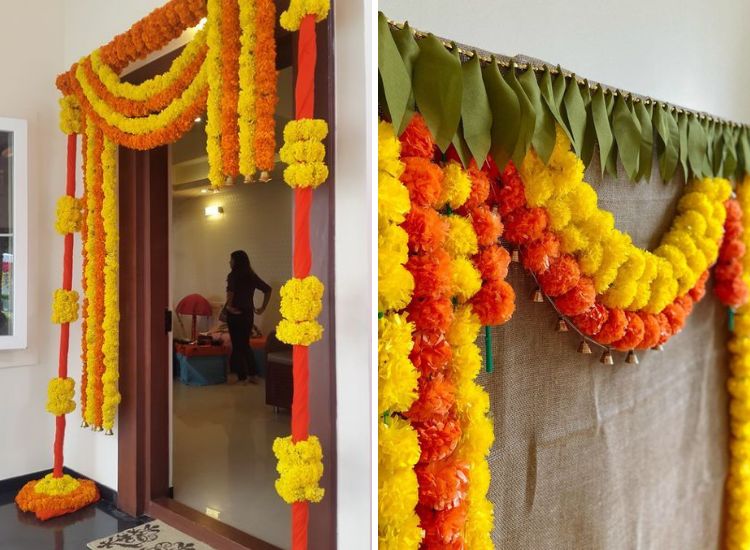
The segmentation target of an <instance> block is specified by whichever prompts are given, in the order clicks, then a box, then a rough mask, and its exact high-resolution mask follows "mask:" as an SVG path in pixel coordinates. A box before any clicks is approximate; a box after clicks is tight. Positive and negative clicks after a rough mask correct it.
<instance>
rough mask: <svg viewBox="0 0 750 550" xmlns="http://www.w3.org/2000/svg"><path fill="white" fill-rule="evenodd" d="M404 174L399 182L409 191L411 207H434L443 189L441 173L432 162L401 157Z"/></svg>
mask: <svg viewBox="0 0 750 550" xmlns="http://www.w3.org/2000/svg"><path fill="white" fill-rule="evenodd" d="M401 160H402V161H403V162H404V172H403V174H401V182H402V183H403V184H404V185H406V188H407V189H408V190H409V198H410V199H411V202H412V205H416V206H426V207H435V206H436V205H437V203H438V201H439V200H440V194H441V192H442V189H443V171H442V170H441V169H440V166H438V165H437V164H435V163H434V162H432V161H430V160H428V159H425V158H422V157H402V159H401Z"/></svg>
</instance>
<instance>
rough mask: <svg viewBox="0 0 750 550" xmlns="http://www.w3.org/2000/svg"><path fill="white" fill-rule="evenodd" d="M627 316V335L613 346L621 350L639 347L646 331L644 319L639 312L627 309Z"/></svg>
mask: <svg viewBox="0 0 750 550" xmlns="http://www.w3.org/2000/svg"><path fill="white" fill-rule="evenodd" d="M625 317H627V327H626V328H625V335H624V336H623V337H622V338H620V339H619V340H618V341H616V342H615V343H614V344H612V347H614V348H615V349H616V350H620V351H628V350H631V349H635V348H637V347H638V345H639V344H640V343H641V341H642V340H643V336H644V334H645V333H646V328H645V326H644V323H643V319H641V317H640V316H639V315H638V314H637V313H635V312H632V311H626V312H625Z"/></svg>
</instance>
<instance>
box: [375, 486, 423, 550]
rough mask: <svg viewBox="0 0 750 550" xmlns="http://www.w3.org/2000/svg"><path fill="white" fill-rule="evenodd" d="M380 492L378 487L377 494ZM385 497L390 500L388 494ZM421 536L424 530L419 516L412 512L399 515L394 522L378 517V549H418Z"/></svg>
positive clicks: (380, 488)
mask: <svg viewBox="0 0 750 550" xmlns="http://www.w3.org/2000/svg"><path fill="white" fill-rule="evenodd" d="M399 481H403V480H399ZM415 486H416V482H415ZM394 487H395V483H394ZM398 489H400V490H402V489H403V488H400V487H399V488H398ZM381 493H384V491H383V490H382V487H379V490H378V495H380V494H381ZM384 494H385V493H384ZM386 498H387V499H388V500H392V497H391V496H390V494H388V496H387V497H386ZM423 537H424V530H422V528H421V527H420V525H419V516H417V514H416V513H414V512H412V513H410V514H407V515H406V516H403V517H401V519H400V520H397V521H396V522H395V523H392V522H390V521H384V519H383V518H378V550H418V548H419V545H420V543H421V542H422V538H423Z"/></svg>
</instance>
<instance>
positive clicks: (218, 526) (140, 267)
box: [117, 0, 336, 550]
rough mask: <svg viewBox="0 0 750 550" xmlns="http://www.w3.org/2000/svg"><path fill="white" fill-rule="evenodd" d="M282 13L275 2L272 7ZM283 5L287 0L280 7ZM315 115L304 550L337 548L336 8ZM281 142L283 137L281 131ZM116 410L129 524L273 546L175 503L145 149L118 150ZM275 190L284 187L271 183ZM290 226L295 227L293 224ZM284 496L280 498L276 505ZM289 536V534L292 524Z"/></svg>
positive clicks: (160, 230) (326, 36) (164, 183)
mask: <svg viewBox="0 0 750 550" xmlns="http://www.w3.org/2000/svg"><path fill="white" fill-rule="evenodd" d="M276 3H277V8H278V9H279V11H280V9H281V6H279V4H280V3H281V2H280V0H277V1H276ZM284 3H285V2H284ZM317 30H318V65H317V72H316V84H317V92H316V105H315V112H316V116H318V117H320V118H324V119H326V120H328V124H329V128H330V132H329V136H328V138H327V142H326V150H327V155H328V157H327V162H328V164H329V168H330V174H331V175H330V177H329V180H328V182H327V183H326V184H325V185H324V186H321V187H320V188H319V189H318V190H317V191H316V192H315V194H314V202H313V208H312V212H311V227H313V228H315V230H314V231H313V232H312V234H311V238H312V239H313V248H314V252H315V255H314V260H313V272H314V273H315V274H316V275H317V276H318V277H319V278H320V279H321V281H323V283H324V284H325V287H326V296H325V298H324V310H323V313H322V314H321V318H320V321H321V323H322V324H323V326H324V327H325V329H326V330H325V333H324V338H323V339H322V340H321V341H320V342H317V343H316V344H315V345H314V346H312V347H311V348H310V363H311V365H312V366H313V367H314V372H315V376H312V377H311V379H310V394H311V396H312V397H313V399H311V402H310V413H311V414H310V417H311V425H310V432H311V433H313V434H315V435H317V436H318V437H319V438H320V440H321V443H322V445H323V448H324V449H325V451H326V452H325V458H324V466H325V474H324V476H323V479H322V480H321V486H322V487H323V488H324V489H325V490H326V496H325V498H324V499H323V501H322V502H321V503H319V504H316V505H314V506H312V507H311V510H310V526H309V547H310V548H316V549H318V548H320V549H327V548H335V546H336V433H335V418H336V404H335V396H336V391H335V355H334V354H335V334H334V333H335V331H334V326H335V325H334V317H333V315H334V307H333V304H334V295H333V290H334V282H335V281H334V227H333V220H334V219H335V218H334V174H335V170H334V168H333V159H334V140H333V134H334V128H335V124H334V113H335V108H334V107H335V103H334V65H333V10H332V11H331V14H330V15H329V17H328V19H326V20H325V21H323V22H321V23H319V24H318V29H317ZM277 49H278V53H277V67H279V68H283V67H288V66H290V65H291V66H292V67H293V68H294V69H293V70H294V72H295V76H296V67H297V60H296V53H295V52H296V50H297V34H296V33H295V34H290V33H288V32H286V31H283V30H282V29H280V28H277ZM178 53H179V50H175V51H174V52H170V53H169V54H167V55H165V56H163V57H160V58H159V59H157V60H155V61H153V62H151V63H149V64H147V65H145V66H143V67H141V68H139V69H138V70H136V71H133V72H132V73H130V74H129V75H128V77H127V80H128V81H130V82H134V83H137V82H143V81H144V80H147V79H149V78H152V77H153V76H155V75H157V74H161V73H163V72H164V71H165V70H166V69H167V68H168V67H169V65H170V63H171V61H172V60H173V59H174V58H175V57H176V56H177V54H178ZM278 130H279V131H278V132H277V135H280V134H281V131H280V130H281V129H278ZM119 161H120V163H119V200H120V235H121V247H120V248H121V250H120V304H121V306H120V307H121V321H120V392H121V394H122V403H121V404H120V409H119V417H118V460H119V464H118V497H117V506H118V507H119V508H120V509H122V510H123V511H125V512H127V513H128V514H130V515H133V516H139V515H142V514H146V515H148V516H150V517H153V518H155V519H161V520H163V521H165V522H167V523H170V524H172V525H174V526H175V527H176V528H178V529H180V530H182V531H183V532H185V533H187V534H189V535H191V536H193V537H195V538H197V539H199V540H202V541H204V542H206V543H207V544H210V545H212V546H214V547H215V548H217V550H224V549H227V550H240V549H247V548H252V549H257V550H272V549H275V548H276V547H275V546H273V545H271V544H269V543H266V542H264V541H261V540H259V539H257V538H255V537H253V536H252V535H250V534H247V533H244V532H242V531H240V530H239V529H236V528H234V527H231V526H229V525H226V524H224V523H222V522H220V521H219V520H216V519H213V518H211V517H209V516H206V515H205V514H203V513H201V512H199V511H197V510H193V509H192V508H189V507H188V506H185V505H184V504H181V503H179V502H177V501H175V500H174V499H173V498H171V491H170V487H169V470H170V458H171V457H170V446H169V421H170V415H171V410H170V402H171V401H170V399H169V391H170V377H171V376H172V373H171V369H170V368H169V365H170V361H169V355H170V354H171V350H170V341H171V339H170V336H169V334H168V333H167V331H166V329H165V317H166V314H167V312H168V311H169V309H170V299H169V298H170V297H169V267H170V266H169V234H170V217H169V215H168V212H169V205H170V200H171V199H170V192H169V151H168V146H163V147H159V148H156V149H152V150H149V151H134V150H130V149H126V148H124V147H121V148H120V153H119ZM271 185H280V183H278V182H277V183H273V184H271ZM289 223H290V224H291V223H292V220H291V219H290V220H289ZM279 498H280V497H279ZM290 530H291V526H290Z"/></svg>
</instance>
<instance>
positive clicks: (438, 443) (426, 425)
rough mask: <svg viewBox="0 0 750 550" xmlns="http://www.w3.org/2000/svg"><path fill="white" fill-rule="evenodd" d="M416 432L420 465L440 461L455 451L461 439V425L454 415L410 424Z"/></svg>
mask: <svg viewBox="0 0 750 550" xmlns="http://www.w3.org/2000/svg"><path fill="white" fill-rule="evenodd" d="M412 426H413V427H414V429H416V430H417V436H418V437H419V447H420V449H421V450H422V455H421V457H420V459H419V461H420V462H421V463H426V462H434V461H436V460H442V459H444V458H446V457H448V456H450V454H451V453H452V452H453V451H455V450H456V447H457V446H458V441H459V439H460V438H461V433H462V431H461V423H460V422H459V421H458V419H457V418H456V417H455V415H448V416H441V417H433V418H429V419H426V420H425V421H424V422H414V423H412Z"/></svg>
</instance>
